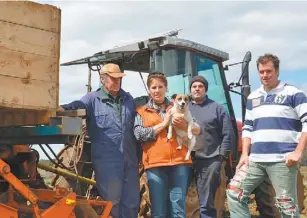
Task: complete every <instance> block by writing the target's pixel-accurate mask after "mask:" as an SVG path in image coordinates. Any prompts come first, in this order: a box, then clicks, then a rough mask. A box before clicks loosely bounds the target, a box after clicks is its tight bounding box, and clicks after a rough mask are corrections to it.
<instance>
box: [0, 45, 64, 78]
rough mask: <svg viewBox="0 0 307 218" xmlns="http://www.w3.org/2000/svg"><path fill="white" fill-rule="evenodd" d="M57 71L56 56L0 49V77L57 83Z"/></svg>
mask: <svg viewBox="0 0 307 218" xmlns="http://www.w3.org/2000/svg"><path fill="white" fill-rule="evenodd" d="M57 72H58V60H57V59H56V58H49V57H45V56H41V55H34V54H28V53H23V52H16V51H11V50H7V49H0V78H2V77H3V76H10V77H18V78H24V79H25V80H40V81H46V82H55V83H57V82H58V81H57V80H58V79H57V75H58V73H57Z"/></svg>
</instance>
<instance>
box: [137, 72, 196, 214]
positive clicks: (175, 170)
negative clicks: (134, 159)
mask: <svg viewBox="0 0 307 218" xmlns="http://www.w3.org/2000/svg"><path fill="white" fill-rule="evenodd" d="M147 87H148V90H149V94H150V100H149V101H148V103H147V104H146V105H143V106H140V107H138V108H137V116H136V120H135V125H134V135H135V137H136V138H137V140H139V141H140V142H141V143H142V148H143V157H142V159H143V160H142V161H143V165H144V169H145V171H146V176H147V180H148V188H149V196H150V201H151V216H152V217H153V218H155V217H159V218H160V217H171V218H173V217H181V218H185V217H186V215H185V213H186V211H185V199H186V194H187V189H188V179H189V174H190V166H191V163H192V161H191V159H190V160H187V161H185V160H184V157H185V155H186V152H187V148H186V147H183V148H182V149H181V150H177V149H176V147H177V146H178V144H177V140H176V135H175V134H173V137H172V138H171V139H170V140H167V127H168V123H169V121H170V117H171V114H170V111H169V110H168V112H166V108H167V107H168V106H169V105H170V102H169V101H168V100H167V99H166V98H165V93H166V91H167V79H166V77H165V76H164V74H163V73H159V72H155V73H151V74H150V75H149V77H148V79H147ZM174 126H177V127H179V128H181V129H184V130H186V129H187V123H186V122H185V121H183V120H177V121H176V122H175V123H174ZM196 126H197V125H196ZM199 133H200V128H199V127H198V126H197V127H195V128H194V129H193V134H199ZM168 213H170V215H168Z"/></svg>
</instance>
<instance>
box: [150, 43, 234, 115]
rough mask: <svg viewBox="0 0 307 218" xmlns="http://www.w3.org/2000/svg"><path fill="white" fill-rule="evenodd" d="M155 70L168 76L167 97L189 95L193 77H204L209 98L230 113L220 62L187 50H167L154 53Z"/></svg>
mask: <svg viewBox="0 0 307 218" xmlns="http://www.w3.org/2000/svg"><path fill="white" fill-rule="evenodd" d="M153 70H154V71H160V72H163V73H165V74H166V76H167V82H168V92H167V97H170V96H172V95H173V94H178V93H183V94H189V93H190V90H189V88H190V87H189V81H190V79H191V78H192V76H195V75H202V76H204V77H205V78H206V79H207V80H208V83H209V89H208V93H207V95H208V96H209V98H211V99H212V100H214V101H216V102H218V103H219V104H221V105H223V106H224V107H225V109H226V111H227V112H229V108H228V105H227V101H226V96H225V92H224V87H223V83H222V79H221V74H220V69H219V64H218V62H216V61H214V60H212V59H210V58H208V57H205V56H201V55H198V54H195V53H193V52H189V51H186V50H177V49H167V50H166V49H165V50H157V51H154V53H153Z"/></svg>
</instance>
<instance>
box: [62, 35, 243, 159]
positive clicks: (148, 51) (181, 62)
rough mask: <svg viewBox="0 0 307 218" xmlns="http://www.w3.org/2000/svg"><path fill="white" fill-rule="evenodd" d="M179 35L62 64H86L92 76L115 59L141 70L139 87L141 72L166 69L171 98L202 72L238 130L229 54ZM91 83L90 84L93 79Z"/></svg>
mask: <svg viewBox="0 0 307 218" xmlns="http://www.w3.org/2000/svg"><path fill="white" fill-rule="evenodd" d="M177 35H178V30H174V31H170V32H169V33H167V34H164V35H160V36H155V37H151V38H147V39H145V40H143V41H138V42H135V43H131V44H127V45H124V46H117V47H114V48H112V49H109V50H106V51H101V52H98V53H96V54H94V55H92V56H89V57H85V58H82V59H79V60H75V61H71V62H67V63H63V64H61V66H69V65H79V64H87V65H88V67H89V69H90V71H89V78H91V77H90V74H91V72H92V71H99V69H100V68H101V66H102V65H104V64H106V63H116V64H118V65H119V66H120V68H121V70H122V71H125V73H128V74H129V71H136V72H139V74H140V76H141V78H142V80H143V84H136V87H137V86H144V87H139V88H140V89H144V88H145V89H146V85H145V84H146V81H144V79H143V76H142V73H148V74H150V73H151V72H155V71H159V72H163V73H164V74H165V75H166V77H167V80H168V93H167V97H169V98H170V97H171V96H172V95H173V94H175V93H183V94H189V81H190V80H191V78H192V77H193V76H196V75H202V76H204V77H205V78H206V79H207V80H208V83H209V89H208V92H207V94H208V96H209V98H211V99H212V100H214V101H216V102H218V103H219V104H221V105H223V106H224V108H225V109H226V111H227V112H228V113H229V114H230V116H231V119H232V122H233V129H234V131H235V132H237V126H236V120H235V115H234V111H233V106H232V102H231V99H230V93H229V85H228V84H227V82H226V77H225V74H224V68H223V62H224V61H227V60H228V58H229V55H228V53H226V52H223V51H220V50H217V49H215V48H211V47H208V46H205V45H202V44H199V43H196V42H192V41H189V40H186V39H181V38H178V37H177ZM88 87H91V81H90V80H89V84H88ZM90 90H91V89H90V88H89V91H90ZM133 97H134V98H135V102H136V104H137V105H140V104H144V103H146V101H147V100H148V95H147V96H133ZM235 135H236V134H235ZM237 142H238V141H237V140H234V145H233V156H234V157H233V158H236V156H237V155H236V154H237V144H238V143H237Z"/></svg>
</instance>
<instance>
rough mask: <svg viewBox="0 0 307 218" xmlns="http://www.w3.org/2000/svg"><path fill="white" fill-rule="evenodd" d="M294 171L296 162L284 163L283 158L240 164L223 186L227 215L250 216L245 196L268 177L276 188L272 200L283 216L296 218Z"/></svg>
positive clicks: (234, 216)
mask: <svg viewBox="0 0 307 218" xmlns="http://www.w3.org/2000/svg"><path fill="white" fill-rule="evenodd" d="M297 173H298V166H297V165H295V166H292V167H288V166H287V165H286V163H285V162H280V163H268V162H266V163H260V162H257V163H255V162H249V167H246V166H242V167H241V168H240V169H239V170H237V172H236V175H235V176H234V178H233V179H232V180H231V182H230V184H229V186H228V189H227V201H228V207H229V211H230V217H232V218H249V217H251V215H250V213H249V208H248V196H249V195H250V193H251V192H252V191H253V190H254V189H255V188H256V187H257V186H258V185H260V184H261V183H262V182H263V181H264V180H265V179H267V178H269V179H270V181H271V182H272V185H273V187H274V189H275V192H276V197H275V204H276V206H277V207H278V208H279V210H280V211H281V213H282V216H283V218H293V217H295V218H299V209H298V202H297Z"/></svg>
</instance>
